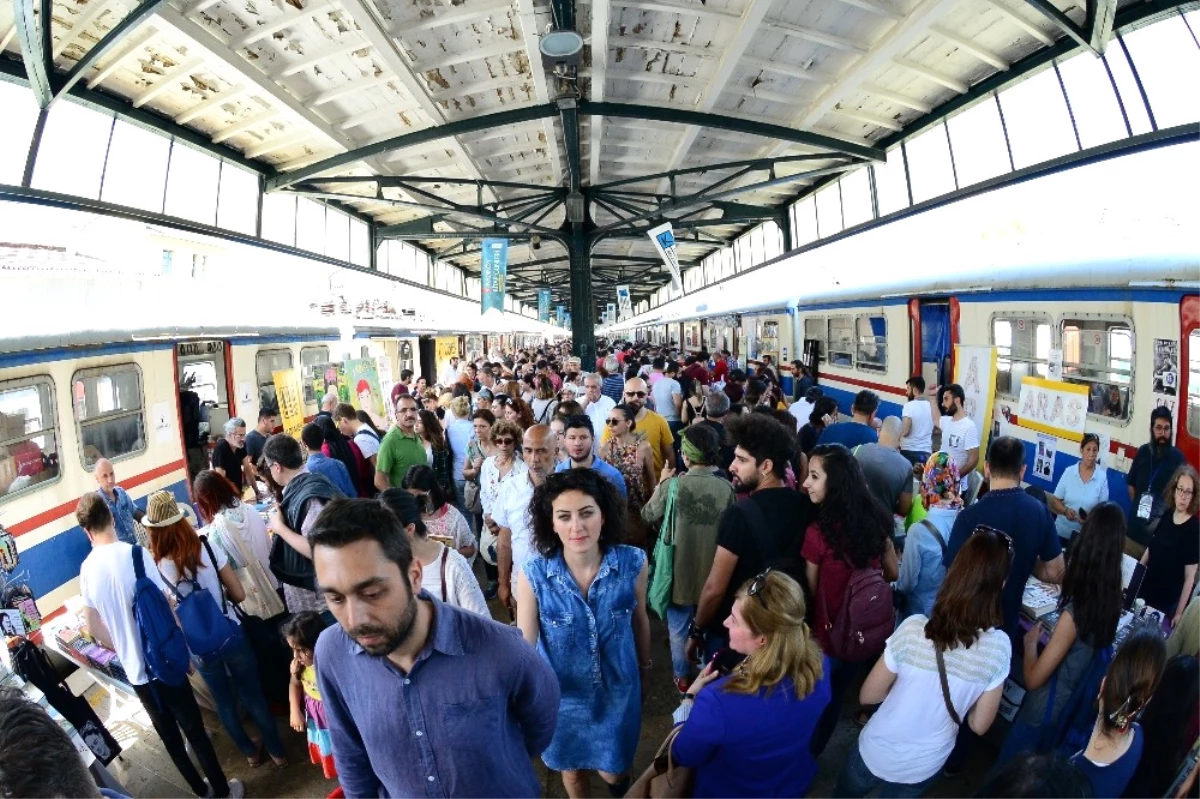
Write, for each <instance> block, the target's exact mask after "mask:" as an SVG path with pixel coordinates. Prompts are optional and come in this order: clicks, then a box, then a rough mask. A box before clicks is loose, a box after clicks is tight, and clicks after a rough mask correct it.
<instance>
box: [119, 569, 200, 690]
mask: <svg viewBox="0 0 1200 799" xmlns="http://www.w3.org/2000/svg"><path fill="white" fill-rule="evenodd" d="M144 551H145V550H143V549H142V548H141V547H139V546H135V547H133V573H134V576H135V577H136V578H137V582H136V583H135V584H134V587H133V620H134V622H135V623H136V624H137V628H138V633H139V634H140V635H141V639H142V654H143V656H144V657H145V658H146V669H147V671H149V672H150V676H151V677H153V678H154V679H156V680H161V681H162V682H164V683H166V684H167V685H183V683H184V682H186V681H187V678H188V670H189V669H190V668H191V653H190V652H188V646H187V640H186V639H185V638H184V637H183V630H181V629H179V625H178V624H177V623H176V622H175V614H174V613H172V612H171V606H170V604H168V603H167V598H166V597H165V596H163V592H162V591H161V590H160V589H159V587H158V585H157V584H156V583H155V582H154V581H153V580H151V579H150V578H149V577H147V576H146V567H145V565H144V564H143V562H142V553H143V552H144Z"/></svg>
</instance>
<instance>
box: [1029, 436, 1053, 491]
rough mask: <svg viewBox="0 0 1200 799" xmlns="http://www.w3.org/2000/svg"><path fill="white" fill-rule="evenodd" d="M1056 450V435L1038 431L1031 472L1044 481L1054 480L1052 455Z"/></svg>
mask: <svg viewBox="0 0 1200 799" xmlns="http://www.w3.org/2000/svg"><path fill="white" fill-rule="evenodd" d="M1057 450H1058V436H1052V435H1050V434H1049V433H1038V437H1037V453H1036V454H1035V455H1034V458H1033V473H1034V475H1036V476H1037V477H1040V478H1042V479H1043V480H1045V481H1046V482H1050V483H1052V482H1054V456H1055V453H1056V452H1057Z"/></svg>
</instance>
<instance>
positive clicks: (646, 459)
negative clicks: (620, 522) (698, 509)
mask: <svg viewBox="0 0 1200 799" xmlns="http://www.w3.org/2000/svg"><path fill="white" fill-rule="evenodd" d="M636 415H637V414H635V413H634V411H633V409H632V408H630V407H629V406H628V405H626V404H624V403H621V404H620V405H616V406H614V407H613V409H612V410H611V411H609V412H608V419H607V420H606V422H605V423H606V424H607V425H608V433H609V438H608V441H606V442H604V443H603V444H601V445H600V458H601V460H603V461H605V462H606V463H608V464H609V465H610V466H613V467H615V468H616V470H617V471H618V472H620V473H621V477H623V478H625V488H626V489H627V491H628V495H627V505H628V507H629V519H630V530H629V535H628V537H627V539H628V541H629V542H630V543H633V544H637V545H639V546H641V545H643V544H644V543H645V541H646V524H645V522H643V521H642V506H643V505H645V504H646V487H647V486H652V485H654V484H655V482H656V481H655V479H654V478H655V475H654V454H653V453H652V452H651V451H650V443H649V442H648V441H646V439H645V438H643V437H642V436H640V435H638V433H637V420H636V419H635V418H634V417H635V416H636Z"/></svg>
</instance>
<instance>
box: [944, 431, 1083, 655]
mask: <svg viewBox="0 0 1200 799" xmlns="http://www.w3.org/2000/svg"><path fill="white" fill-rule="evenodd" d="M983 469H984V474H985V475H986V476H987V478H988V485H989V486H990V487H989V489H988V492H987V493H986V494H984V495H983V497H982V498H981V499H980V500H979V501H978V502H976V503H975V504H974V505H971V506H970V507H968V508H966V509H965V510H963V512H962V513H960V514H958V518H957V519H955V520H954V527H953V528H951V530H950V541H949V542H948V543H947V545H946V568H947V569H948V568H950V564H952V563H953V562H954V556H955V555H957V554H958V551H959V550H960V549H962V546H963V544H965V543H966V542H967V539H968V538H970V537H971V535H972V534H973V533H974V532H975V528H977V527H979V526H980V525H983V526H986V527H992V528H995V529H996V530H999V531H1001V532H1002V533H1006V534H1007V535H1008V536H1009V538H1011V539H1012V551H1013V558H1012V568H1011V570H1010V571H1009V574H1008V581H1007V582H1006V583H1005V584H1004V592H1003V594H1001V609H1002V610H1003V613H1004V630H1005V632H1007V633H1008V634H1009V637H1011V638H1012V639H1013V643H1014V645H1015V644H1016V643H1017V637H1018V630H1017V622H1018V620H1019V618H1020V614H1021V597H1022V595H1023V594H1024V593H1025V583H1026V582H1027V581H1028V580H1029V577H1030V575H1033V576H1034V577H1037V578H1038V579H1039V580H1042V581H1043V582H1047V583H1061V582H1062V576H1063V570H1064V569H1065V565H1064V562H1063V555H1062V545H1061V544H1060V543H1059V541H1058V534H1057V533H1056V532H1055V529H1054V521H1053V520H1052V519H1051V518H1050V511H1049V510H1048V509H1047V508H1046V506H1045V504H1043V503H1041V502H1038V501H1037V500H1036V499H1034V498H1033V497H1031V496H1029V494H1026V493H1025V491H1024V489H1022V488H1021V480H1022V479H1023V478H1024V476H1025V445H1024V444H1023V443H1021V441H1020V440H1019V439H1016V438H1013V437H1012V436H1001V437H999V438H997V439H994V440H993V441H992V443H991V445H990V446H989V447H988V452H987V461H986V462H985V463H984V466H983ZM1014 651H1017V650H1014Z"/></svg>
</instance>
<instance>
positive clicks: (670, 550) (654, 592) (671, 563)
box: [646, 477, 679, 620]
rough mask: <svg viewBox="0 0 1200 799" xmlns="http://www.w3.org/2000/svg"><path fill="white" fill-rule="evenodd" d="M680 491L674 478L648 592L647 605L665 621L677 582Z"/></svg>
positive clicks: (671, 480)
mask: <svg viewBox="0 0 1200 799" xmlns="http://www.w3.org/2000/svg"><path fill="white" fill-rule="evenodd" d="M678 490H679V478H678V477H672V478H671V479H670V481H669V482H668V483H667V507H666V509H665V510H664V511H663V520H662V526H661V527H660V528H659V530H660V532H659V535H658V541H657V542H655V544H654V563H653V566H652V567H651V572H650V588H649V590H648V591H647V592H646V604H647V605H648V606H649V607H650V609H651V610H653V611H654V612H655V614H657V615H658V617H659V618H660V619H663V620H666V618H667V606H668V605H670V604H671V589H672V587H673V585H674V582H675V495H676V493H677V492H678Z"/></svg>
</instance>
